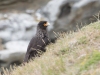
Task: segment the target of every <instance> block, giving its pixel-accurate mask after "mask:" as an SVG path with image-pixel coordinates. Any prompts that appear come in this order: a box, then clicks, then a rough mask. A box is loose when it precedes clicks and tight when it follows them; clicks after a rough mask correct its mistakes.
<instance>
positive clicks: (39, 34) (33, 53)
mask: <svg viewBox="0 0 100 75" xmlns="http://www.w3.org/2000/svg"><path fill="white" fill-rule="evenodd" d="M48 25H49V23H48V22H47V21H40V22H39V23H38V25H37V31H36V34H35V36H34V37H33V38H32V39H31V41H30V43H29V45H28V48H27V52H26V55H25V58H24V62H28V61H29V60H30V59H32V58H33V57H37V56H39V55H40V54H41V52H45V51H46V50H45V47H46V45H48V44H49V43H50V40H49V38H48V33H47V26H48Z"/></svg>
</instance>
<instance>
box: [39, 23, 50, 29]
mask: <svg viewBox="0 0 100 75" xmlns="http://www.w3.org/2000/svg"><path fill="white" fill-rule="evenodd" d="M48 25H50V23H48V22H47V21H40V22H39V23H38V27H39V28H41V29H44V30H45V29H46V28H47V26H48Z"/></svg>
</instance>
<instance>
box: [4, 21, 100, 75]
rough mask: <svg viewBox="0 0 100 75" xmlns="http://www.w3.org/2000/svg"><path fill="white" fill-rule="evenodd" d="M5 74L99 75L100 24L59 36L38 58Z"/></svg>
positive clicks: (93, 24) (96, 23)
mask: <svg viewBox="0 0 100 75" xmlns="http://www.w3.org/2000/svg"><path fill="white" fill-rule="evenodd" d="M5 75H100V22H95V23H92V24H90V25H88V26H86V27H83V28H82V29H81V30H79V31H78V32H75V33H70V34H62V35H61V37H60V38H59V39H58V40H57V42H56V43H55V44H51V45H49V46H48V47H47V52H46V53H44V54H43V55H42V56H41V57H40V58H37V59H35V61H31V62H30V63H28V64H26V66H19V67H16V68H15V69H14V70H12V72H11V73H10V74H9V72H7V71H5Z"/></svg>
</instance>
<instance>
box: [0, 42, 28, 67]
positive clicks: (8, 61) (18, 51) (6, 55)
mask: <svg viewBox="0 0 100 75" xmlns="http://www.w3.org/2000/svg"><path fill="white" fill-rule="evenodd" d="M27 46H28V41H11V42H8V43H6V44H5V47H6V49H5V50H2V51H0V68H1V67H6V68H9V66H10V65H14V64H16V65H19V64H21V63H22V62H23V59H24V56H25V53H26V50H27Z"/></svg>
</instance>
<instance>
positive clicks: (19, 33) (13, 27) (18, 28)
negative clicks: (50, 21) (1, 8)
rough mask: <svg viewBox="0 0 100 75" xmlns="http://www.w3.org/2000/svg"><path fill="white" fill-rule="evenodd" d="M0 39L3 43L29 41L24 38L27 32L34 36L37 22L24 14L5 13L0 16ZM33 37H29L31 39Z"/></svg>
mask: <svg viewBox="0 0 100 75" xmlns="http://www.w3.org/2000/svg"><path fill="white" fill-rule="evenodd" d="M0 15H2V16H1V17H0V19H1V20H0V38H2V39H3V41H10V40H21V39H28V40H29V39H30V38H28V37H25V35H27V34H26V33H27V31H28V30H29V31H31V33H33V35H34V34H35V31H34V30H31V29H34V28H36V25H37V22H36V21H35V20H34V18H33V17H32V16H31V15H28V14H25V13H7V14H0ZM33 35H29V37H32V36H33Z"/></svg>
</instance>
